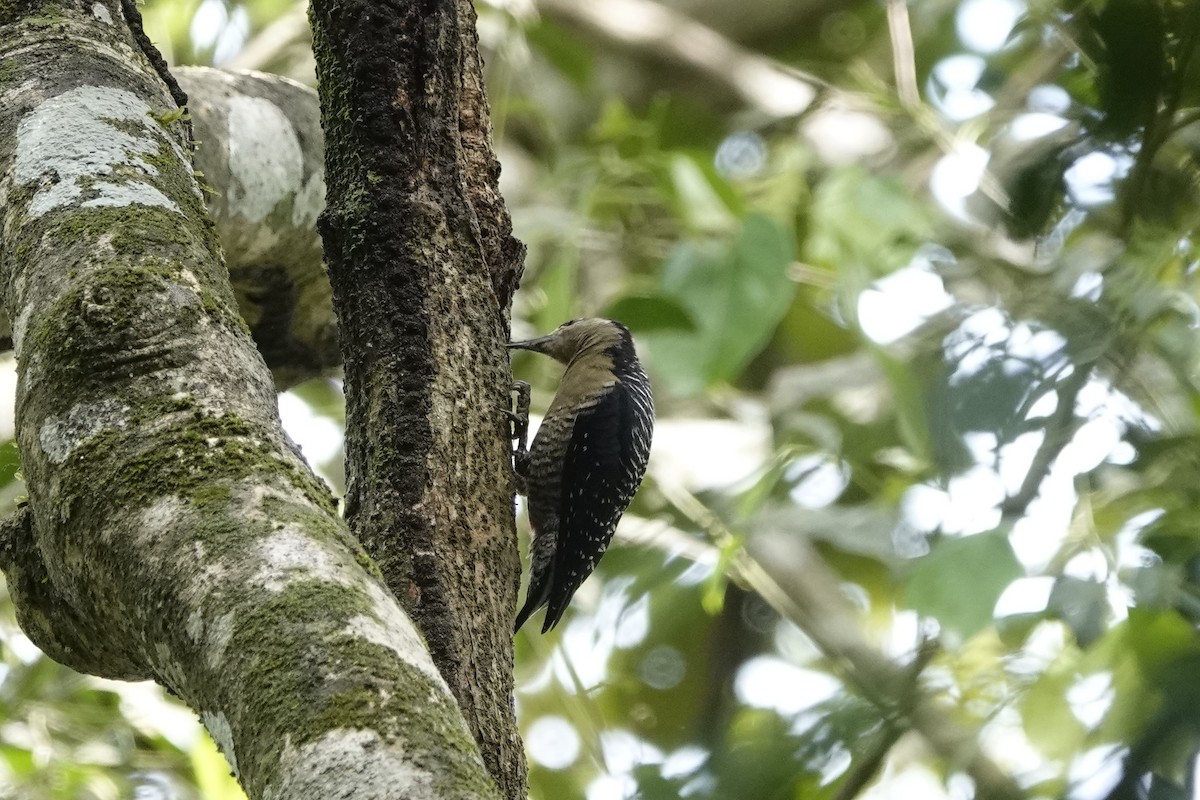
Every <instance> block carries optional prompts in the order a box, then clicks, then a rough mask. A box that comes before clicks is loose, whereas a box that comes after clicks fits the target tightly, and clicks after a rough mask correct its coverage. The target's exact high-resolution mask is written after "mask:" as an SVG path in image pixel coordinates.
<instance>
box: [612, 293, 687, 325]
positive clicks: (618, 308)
mask: <svg viewBox="0 0 1200 800" xmlns="http://www.w3.org/2000/svg"><path fill="white" fill-rule="evenodd" d="M604 316H606V317H608V318H609V319H615V320H617V321H618V322H623V323H624V324H625V326H626V327H628V328H629V329H630V330H631V331H633V332H634V333H646V332H648V331H664V330H673V331H687V332H691V331H694V330H696V323H695V321H694V320H693V319H692V315H691V314H689V313H688V310H687V309H686V308H684V307H683V306H682V305H680V304H679V303H677V302H676V301H674V300H672V299H671V298H669V297H662V296H661V295H628V296H626V297H622V298H621V299H620V300H617V301H616V302H615V303H613V304H612V305H610V306H609V307H608V309H607V310H606V311H605V312H604Z"/></svg>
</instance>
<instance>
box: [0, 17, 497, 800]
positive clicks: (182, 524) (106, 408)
mask: <svg viewBox="0 0 1200 800" xmlns="http://www.w3.org/2000/svg"><path fill="white" fill-rule="evenodd" d="M0 24H2V25H3V27H0V175H3V179H2V180H0V195H2V196H3V198H4V218H3V219H4V227H3V232H2V238H0V246H2V256H0V290H2V293H3V294H2V300H3V305H4V309H5V311H6V313H7V314H8V315H9V318H10V319H12V320H13V321H14V324H13V341H14V348H15V351H16V355H17V359H18V396H17V408H16V425H17V439H18V442H19V444H20V448H21V460H22V467H23V469H24V472H25V477H26V482H27V485H28V491H29V500H28V503H27V504H26V505H25V506H24V508H23V509H22V510H21V512H20V513H19V515H18V516H17V517H15V518H14V519H12V520H10V521H9V522H8V523H7V524H5V525H4V526H3V527H2V528H0V566H3V568H4V571H5V573H6V576H7V578H8V582H9V587H10V590H11V593H12V595H13V599H14V602H15V603H16V606H17V609H18V613H19V615H20V620H21V623H22V626H23V627H24V628H25V630H26V631H27V633H28V634H29V635H30V637H31V638H32V639H33V640H34V641H35V642H36V643H37V644H38V645H39V646H41V647H42V649H43V650H45V651H46V652H47V653H48V654H50V655H51V656H52V657H54V658H56V659H58V660H59V661H62V662H63V663H66V664H68V665H70V666H72V667H74V668H75V669H78V670H81V671H86V672H91V673H94V674H97V675H103V676H107V677H113V678H125V679H138V678H146V677H152V678H154V679H156V680H158V681H160V682H161V683H163V684H164V685H166V686H167V687H169V688H170V689H171V690H172V691H174V692H175V693H176V694H178V695H179V696H180V697H181V698H183V699H184V700H185V701H186V702H188V703H189V704H190V705H191V706H192V707H194V708H195V709H197V711H198V712H199V713H200V716H201V719H202V720H203V721H204V723H205V725H206V726H207V727H208V729H209V731H210V732H211V733H212V734H213V736H214V738H215V739H216V740H217V742H218V743H219V744H220V746H221V748H222V750H223V751H224V753H225V754H226V756H227V757H228V759H229V761H230V764H231V765H232V766H233V768H234V770H235V771H236V773H237V775H238V777H239V780H240V781H241V782H242V785H243V786H244V787H245V789H246V791H247V793H248V795H249V796H250V797H251V798H268V797H269V798H286V797H306V798H307V797H348V796H354V797H357V798H385V797H386V798H401V797H403V798H451V797H452V798H475V797H493V796H495V792H494V789H493V787H492V786H491V785H490V782H489V781H488V779H487V777H486V773H485V772H484V768H483V764H482V762H481V761H480V758H479V753H478V751H477V749H476V748H475V746H474V744H473V743H472V741H471V739H470V734H469V731H468V729H467V727H466V726H465V725H464V724H463V720H462V716H461V715H460V713H459V711H458V709H457V707H456V706H455V704H454V699H453V697H452V695H451V694H450V693H449V691H448V690H447V686H446V683H445V682H444V681H443V680H442V678H441V676H440V675H439V673H438V671H437V669H436V668H435V666H434V664H433V662H432V661H431V660H430V658H429V656H428V654H427V652H426V651H425V649H424V648H423V646H422V644H421V642H420V638H419V636H418V635H417V632H416V631H415V630H414V628H413V626H412V624H411V623H410V622H409V620H408V619H407V618H406V616H405V615H404V613H403V612H402V611H401V609H400V608H399V606H398V605H397V604H396V603H395V601H394V599H393V598H392V596H391V595H390V594H389V593H388V592H387V590H386V589H385V587H384V586H383V584H382V583H381V581H380V579H379V577H378V572H377V570H375V568H374V565H373V564H372V563H371V562H370V560H369V559H368V558H367V557H366V555H365V553H364V552H363V551H362V549H361V548H360V547H359V545H358V544H357V543H356V542H355V540H354V539H353V538H352V537H351V536H350V535H349V533H348V530H347V528H346V526H345V524H344V523H343V522H342V521H341V520H340V519H339V517H338V515H337V513H336V508H335V505H334V503H333V500H332V498H331V497H330V496H329V494H328V491H327V490H326V488H325V487H324V486H323V485H322V484H321V482H320V481H319V480H317V479H316V478H315V477H314V476H313V475H312V473H311V472H310V471H309V470H308V468H307V466H306V465H305V464H304V462H303V461H302V459H301V458H300V456H299V454H298V453H297V452H296V450H295V448H294V446H293V445H292V444H291V442H290V441H288V439H287V437H286V436H285V435H284V434H283V432H282V430H281V428H280V426H279V420H278V416H277V412H276V404H275V390H274V386H273V384H272V380H271V375H270V373H269V372H268V370H267V367H266V365H265V364H264V362H263V359H262V357H261V356H260V355H259V354H258V352H257V351H256V350H255V348H254V344H253V342H252V340H251V338H250V335H249V331H248V330H247V328H246V325H245V323H244V322H243V320H242V319H241V317H240V316H239V315H238V313H237V306H236V304H235V302H234V296H233V293H232V291H231V289H230V285H229V280H228V276H227V275H226V271H225V267H224V264H223V262H222V259H221V252H220V247H219V246H218V244H217V242H216V240H215V238H214V233H213V228H212V225H211V223H210V222H209V220H208V217H207V216H206V214H205V210H204V206H203V202H202V195H201V192H200V190H199V188H198V186H197V182H196V180H195V178H194V176H193V174H192V167H191V164H190V162H189V157H188V142H187V135H186V133H185V130H186V126H185V125H184V124H183V122H184V121H182V120H180V119H179V118H178V114H177V109H176V106H175V102H174V101H173V99H172V97H171V96H170V95H168V94H167V93H166V92H165V91H164V90H163V84H162V82H161V80H160V75H158V74H156V73H155V71H154V70H153V69H152V66H151V63H150V61H148V60H147V58H146V57H145V54H144V51H143V50H142V49H141V47H140V45H139V43H138V40H137V39H136V38H135V37H134V36H133V35H132V33H131V30H130V28H129V26H128V25H127V24H126V19H125V17H124V16H123V10H122V7H121V6H120V5H118V4H117V3H116V2H115V0H108V2H88V3H82V2H76V3H68V4H66V5H61V4H53V5H49V4H48V5H46V6H44V7H43V6H31V5H25V4H21V3H18V4H17V5H15V6H14V5H9V6H7V7H6V8H5V9H4V12H3V14H2V15H0ZM499 595H500V596H501V597H503V596H505V593H503V592H501V593H499Z"/></svg>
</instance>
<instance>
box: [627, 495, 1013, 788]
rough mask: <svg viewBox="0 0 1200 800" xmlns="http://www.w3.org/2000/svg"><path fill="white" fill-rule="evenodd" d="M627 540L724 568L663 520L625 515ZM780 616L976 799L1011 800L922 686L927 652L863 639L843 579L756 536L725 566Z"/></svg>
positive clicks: (677, 498) (704, 513)
mask: <svg viewBox="0 0 1200 800" xmlns="http://www.w3.org/2000/svg"><path fill="white" fill-rule="evenodd" d="M657 485H658V487H659V489H660V490H661V491H662V492H663V494H664V495H666V496H667V499H668V500H669V501H670V502H671V503H672V505H674V506H675V507H676V508H677V509H679V510H680V511H681V512H682V513H684V514H685V515H686V516H688V517H689V518H690V519H691V520H692V521H693V522H695V523H696V524H697V525H698V526H699V527H700V528H701V529H702V530H705V531H706V532H707V533H709V535H710V536H713V537H714V541H717V542H719V543H720V542H728V541H729V540H730V539H731V538H732V537H735V536H736V534H735V533H734V532H733V531H730V530H729V529H728V528H727V527H726V526H725V525H724V523H723V522H721V521H720V519H719V518H717V516H716V515H715V514H713V512H712V511H711V510H710V509H708V508H707V507H706V506H705V505H704V504H703V503H702V502H701V501H700V500H699V499H697V498H696V497H695V496H693V495H692V494H691V493H690V492H688V491H687V490H686V489H684V488H683V487H680V486H676V485H671V484H669V483H666V482H664V481H662V480H659V481H657ZM617 534H618V536H620V537H621V538H622V539H623V540H626V541H636V542H638V543H640V544H649V545H651V546H656V547H660V548H662V549H664V550H666V551H668V552H670V553H672V554H676V555H683V556H684V557H687V558H693V559H695V560H697V561H702V562H709V563H721V556H720V553H719V551H718V550H717V548H716V547H713V546H711V545H706V544H705V543H703V542H700V541H698V540H697V539H696V538H695V537H693V536H689V535H688V534H687V533H685V532H684V531H681V530H679V529H677V528H673V527H671V526H669V525H666V524H665V523H651V522H646V521H639V520H637V519H636V518H633V517H630V516H629V515H626V517H625V519H624V520H623V521H622V523H621V526H620V528H619V529H618V531H617ZM727 569H728V573H729V575H730V576H731V577H735V578H737V579H738V580H741V581H742V582H744V583H745V584H746V585H747V586H749V587H750V588H751V589H753V590H754V591H755V592H756V593H758V595H759V596H760V597H762V599H763V600H764V601H766V603H767V604H768V605H770V606H771V607H772V608H773V609H775V610H776V611H777V612H778V613H779V614H780V615H781V616H783V617H785V618H786V619H788V620H790V621H791V622H792V623H794V624H795V625H796V626H797V627H799V628H800V629H801V630H802V631H804V632H805V634H807V635H808V637H809V638H810V639H811V640H812V641H813V643H814V644H815V645H816V646H817V647H818V649H820V650H821V652H822V653H824V654H825V656H826V657H827V658H828V659H830V660H831V661H832V662H834V663H835V664H836V665H837V667H838V669H839V671H840V672H841V674H842V675H843V677H844V678H845V680H846V681H847V683H848V684H850V685H852V686H853V687H854V689H855V690H856V691H857V692H858V693H859V694H860V695H861V696H863V697H864V698H866V699H867V700H868V701H869V702H871V703H872V704H873V705H875V706H876V707H877V708H878V709H879V710H880V712H881V714H882V715H883V716H884V718H885V719H887V720H889V722H890V724H894V725H896V726H898V727H899V728H900V729H902V730H914V731H916V732H917V733H919V734H920V735H921V736H922V737H923V738H924V739H925V741H926V742H928V743H929V745H930V747H931V748H933V750H934V751H936V752H937V753H938V755H939V756H941V757H942V758H943V759H944V760H945V761H946V762H947V763H950V764H953V765H955V766H960V767H961V768H962V769H963V770H964V771H965V772H966V773H967V774H968V775H970V777H971V778H972V779H973V780H974V781H975V785H976V787H978V795H977V796H978V797H980V798H998V799H999V800H1016V798H1021V797H1023V796H1024V795H1023V793H1022V792H1021V789H1020V787H1018V786H1017V784H1016V782H1015V781H1014V780H1013V779H1012V777H1011V776H1009V775H1008V774H1007V773H1005V772H1004V771H1003V770H1002V769H1001V768H1000V767H999V766H998V765H996V764H995V762H993V761H992V760H991V759H990V758H988V756H987V755H986V754H985V753H983V752H982V750H981V749H980V747H979V743H978V731H977V730H975V729H973V728H972V727H970V726H968V725H966V724H964V723H962V722H960V721H958V720H957V719H955V718H954V717H952V716H951V714H950V713H948V712H947V711H946V710H945V709H943V708H941V707H940V706H939V705H938V704H937V703H936V701H935V700H934V698H933V697H931V696H929V695H928V694H926V693H925V692H924V691H923V690H922V689H921V687H920V684H919V676H920V672H921V669H922V668H923V666H924V665H925V664H926V663H927V662H928V659H929V658H930V657H931V655H932V650H931V649H930V648H929V645H928V643H926V644H925V645H923V646H922V647H920V648H919V649H918V651H917V654H916V656H915V658H914V659H913V661H912V662H910V663H909V664H898V663H896V662H894V661H892V660H891V659H890V658H888V657H887V656H886V655H884V654H883V653H882V652H880V651H879V649H878V648H877V647H875V646H874V645H873V644H871V643H870V642H869V641H867V639H866V638H865V637H864V636H863V634H862V627H861V625H860V614H859V613H858V612H857V611H856V610H855V609H854V608H853V606H852V605H851V604H850V602H849V601H848V600H847V599H846V597H845V595H844V594H843V593H842V589H841V581H840V580H839V578H838V577H837V575H836V574H835V573H834V572H833V570H831V569H830V568H829V567H828V566H826V564H825V562H824V559H822V558H821V556H820V554H819V553H817V551H816V550H814V549H813V548H812V547H811V546H810V545H809V544H808V542H807V541H806V540H805V539H803V538H801V537H797V536H789V535H767V534H756V535H753V536H751V537H750V539H749V541H748V542H747V543H746V547H745V549H744V550H741V551H739V553H738V555H737V556H735V557H734V558H733V559H732V560H731V561H730V562H729V564H728V567H727Z"/></svg>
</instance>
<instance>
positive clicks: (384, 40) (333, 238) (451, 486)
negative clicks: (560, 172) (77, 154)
mask: <svg viewBox="0 0 1200 800" xmlns="http://www.w3.org/2000/svg"><path fill="white" fill-rule="evenodd" d="M311 14H312V22H313V37H314V51H315V54H316V58H317V75H318V84H319V87H320V92H321V102H322V114H323V127H324V130H325V137H326V138H325V142H326V150H325V152H326V172H327V175H326V180H327V184H328V198H327V203H326V210H325V213H324V214H323V216H322V219H321V223H320V224H321V234H322V237H323V239H324V244H325V257H326V261H327V263H328V267H329V274H330V281H331V283H332V285H333V293H334V307H335V309H336V310H337V313H338V319H339V326H340V336H341V342H342V350H343V359H344V364H345V373H346V384H345V386H346V416H347V435H346V455H347V472H348V479H347V497H346V516H347V519H348V521H349V522H350V525H351V529H352V530H353V531H354V532H355V534H356V535H357V536H358V538H359V539H360V541H362V542H363V544H364V546H365V547H366V548H367V550H368V552H370V553H371V555H372V556H373V557H374V558H375V559H376V560H377V561H378V563H379V565H380V567H381V568H382V570H383V573H384V576H385V578H386V579H387V582H388V585H389V586H390V587H391V588H392V590H393V592H395V594H396V596H397V597H399V598H400V600H401V602H402V603H403V604H404V606H405V608H406V609H407V610H408V612H409V614H410V615H411V616H412V618H413V620H414V621H415V622H416V624H417V626H418V627H419V628H420V630H421V632H422V633H423V634H424V635H425V638H426V640H427V641H428V643H429V647H430V650H431V652H432V654H433V657H434V661H435V663H436V664H437V665H438V669H439V670H441V674H442V675H443V677H445V679H446V682H447V683H448V684H449V685H450V688H451V690H452V691H453V692H454V695H455V697H456V698H457V699H458V702H459V705H460V707H461V708H462V711H463V714H464V715H465V716H466V719H467V722H468V724H469V726H470V728H471V731H472V733H473V734H474V736H475V738H476V741H477V742H478V743H479V746H480V748H481V750H482V752H483V756H484V761H485V763H486V764H487V765H488V769H489V771H490V772H491V774H492V776H493V777H494V778H495V779H496V782H497V783H498V784H499V786H500V787H501V789H502V791H503V792H504V794H505V795H506V796H508V797H514V798H517V797H524V796H525V777H526V776H525V764H524V758H523V754H522V749H521V742H520V739H519V737H518V735H517V729H516V724H515V719H514V716H513V708H512V637H511V629H512V618H513V609H514V607H515V604H516V592H517V586H518V583H519V576H520V566H519V561H518V557H517V548H516V542H515V536H514V527H513V513H512V511H513V509H512V485H511V475H510V463H509V441H508V424H507V420H506V417H505V410H506V409H507V407H508V387H509V385H510V372H509V369H508V359H507V356H506V354H505V351H504V348H503V344H504V342H505V341H506V339H507V335H508V310H509V303H510V301H511V295H512V291H513V290H514V288H515V287H516V284H517V282H518V280H519V276H520V270H521V259H522V257H523V249H522V247H521V246H520V244H519V243H518V242H516V240H514V239H513V238H512V236H511V233H510V230H511V226H510V224H509V220H508V216H507V213H506V212H505V210H504V206H503V203H502V201H501V200H500V197H499V194H498V192H497V187H496V179H497V176H498V172H499V168H498V166H497V164H496V161H495V158H494V157H493V155H492V152H491V147H490V141H489V139H490V132H489V122H488V108H487V104H486V101H485V96H484V92H483V87H482V80H481V73H480V61H479V56H478V52H477V44H476V39H475V31H474V20H475V16H474V10H473V8H472V6H471V4H470V2H468V1H467V0H432V1H431V2H422V3H397V4H380V3H374V2H364V0H337V1H336V2H335V1H333V0H314V2H313V4H312V8H311Z"/></svg>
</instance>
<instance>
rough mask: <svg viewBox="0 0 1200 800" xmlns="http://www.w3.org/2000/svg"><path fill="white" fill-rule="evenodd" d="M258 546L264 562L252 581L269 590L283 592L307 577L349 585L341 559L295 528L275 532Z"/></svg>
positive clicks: (308, 578)
mask: <svg viewBox="0 0 1200 800" xmlns="http://www.w3.org/2000/svg"><path fill="white" fill-rule="evenodd" d="M257 549H258V554H259V556H260V558H261V559H262V563H261V566H260V567H259V569H258V572H257V573H255V575H254V577H253V579H252V580H253V581H254V582H255V583H256V584H258V585H260V586H262V587H263V588H264V589H266V590H267V591H270V592H281V591H283V590H284V589H285V588H287V586H288V584H290V583H294V582H297V581H307V580H319V581H327V582H331V583H338V584H342V585H348V584H347V580H346V575H347V570H346V569H345V565H343V564H341V563H339V561H340V559H338V557H337V556H336V555H335V554H333V553H331V552H329V551H328V550H327V549H325V548H324V547H322V546H321V544H320V542H317V541H315V540H314V539H313V538H312V537H311V536H307V535H305V533H304V532H302V531H301V530H298V529H296V528H293V527H285V528H283V529H281V530H278V531H276V532H275V533H273V534H271V535H270V536H268V537H267V538H265V539H263V540H262V541H261V542H260V543H259V544H258V548H257Z"/></svg>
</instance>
